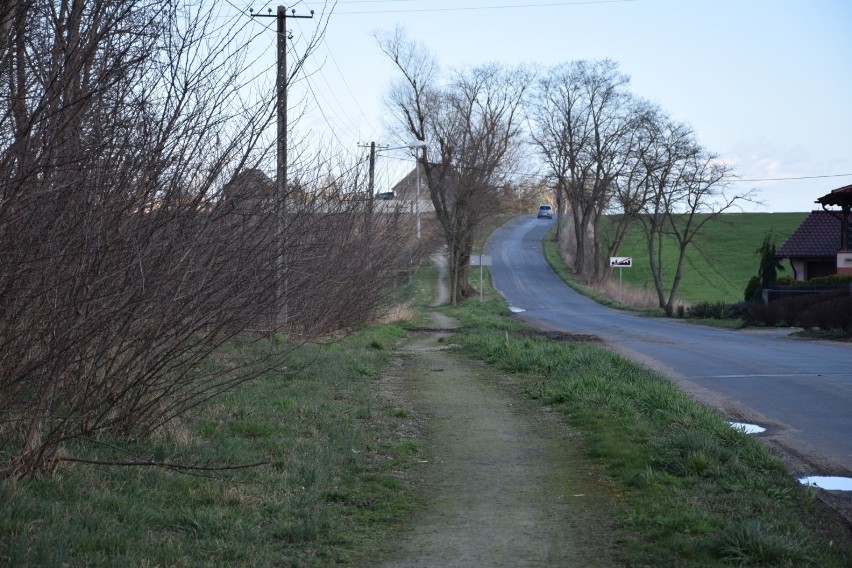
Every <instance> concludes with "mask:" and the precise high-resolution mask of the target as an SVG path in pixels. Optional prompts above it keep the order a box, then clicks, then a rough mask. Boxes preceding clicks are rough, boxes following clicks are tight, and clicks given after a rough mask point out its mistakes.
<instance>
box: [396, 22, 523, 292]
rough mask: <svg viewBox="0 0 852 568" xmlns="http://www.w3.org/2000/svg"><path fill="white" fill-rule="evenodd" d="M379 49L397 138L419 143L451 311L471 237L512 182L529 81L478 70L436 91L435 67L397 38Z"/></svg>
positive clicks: (461, 286) (502, 71) (488, 68)
mask: <svg viewBox="0 0 852 568" xmlns="http://www.w3.org/2000/svg"><path fill="white" fill-rule="evenodd" d="M379 45H380V47H381V49H382V51H384V53H385V54H386V55H388V57H390V59H391V60H392V61H393V62H394V63H395V64H396V66H397V67H398V69H399V70H400V72H401V73H402V79H401V80H400V81H399V82H397V83H396V84H395V85H394V86H393V87H392V88H391V91H390V95H389V101H388V102H389V106H390V108H391V110H392V111H393V113H394V115H395V117H396V119H397V121H398V126H399V132H400V133H401V134H402V138H403V139H404V138H409V137H413V138H414V139H415V140H417V141H420V142H425V147H423V148H422V149H421V150H420V152H419V153H418V154H419V155H418V163H419V167H421V168H422V169H423V171H424V173H425V177H426V182H427V185H428V187H429V194H430V197H431V200H432V204H433V205H434V207H435V213H436V216H437V219H438V221H439V223H440V225H441V227H442V228H443V231H444V236H445V239H446V243H447V250H448V258H449V265H450V279H451V301H452V303H453V304H455V303H456V302H457V301H458V300H460V299H463V298H465V297H468V296H470V295H472V294H473V292H474V291H473V289H472V288H471V287H470V285H469V284H468V282H467V273H468V263H469V261H470V255H471V251H472V249H473V244H474V243H473V239H474V232H475V230H476V229H477V227H479V226H480V225H481V223H482V222H483V220H484V219H486V218H487V217H488V215H490V214H492V213H493V212H495V211H496V210H497V207H498V193H499V192H498V188H499V187H500V186H501V185H503V184H504V183H505V181H506V180H507V179H508V178H509V177H510V176H511V173H512V169H511V166H512V165H513V158H514V157H515V152H516V151H517V149H518V144H517V141H518V139H519V136H520V133H521V116H520V109H521V104H522V102H523V100H524V97H525V94H526V91H527V88H528V85H529V82H530V74H529V73H528V72H527V71H525V70H523V69H506V68H503V67H501V66H498V65H485V66H481V67H476V68H473V69H469V70H462V71H458V72H456V73H454V74H453V77H452V79H451V80H450V81H449V83H448V84H447V85H445V86H442V85H439V84H438V68H437V65H436V64H435V62H434V61H433V60H432V58H431V57H430V56H429V55H428V53H427V52H426V51H425V49H423V48H422V47H420V46H418V45H417V44H415V43H413V42H410V41H408V40H407V39H406V37H405V35H404V33H403V32H402V31H400V30H397V31H396V33H395V34H393V35H389V36H385V37H382V38H379ZM430 155H431V156H433V157H431V158H430Z"/></svg>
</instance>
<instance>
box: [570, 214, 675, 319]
mask: <svg viewBox="0 0 852 568" xmlns="http://www.w3.org/2000/svg"><path fill="white" fill-rule="evenodd" d="M559 239H560V242H561V246H560V251H561V255H562V260H563V261H564V262H565V265H566V266H573V265H574V255H573V254H572V253H571V251H574V250H576V248H577V247H576V242H577V240H576V237H575V236H574V230H573V228H572V224H571V221H570V220H569V221H567V222H566V223H565V227H563V230H562V231H561V233H560V237H559ZM591 241H592V235H591V232H590V234H589V235H588V238H587V241H586V242H591ZM586 258H593V252H592V251H589V252H588V253H587V256H586ZM619 270H623V269H619ZM606 274H608V275H609V276H610V278H608V279H606V280H604V281H602V282H586V283H584V286H586V287H587V288H589V289H591V290H594V291H595V292H597V293H598V294H600V295H602V296H606V297H607V298H609V299H610V300H612V301H613V302H616V303H619V304H624V305H626V306H631V307H633V308H639V309H645V308H659V307H660V304H659V300H658V299H657V293H656V292H655V291H654V290H648V289H646V288H635V287H632V286H630V285H629V284H626V283H622V284H619V278H618V273H617V272H616V271H615V270H612V271H610V272H608V273H606ZM685 307H688V306H685Z"/></svg>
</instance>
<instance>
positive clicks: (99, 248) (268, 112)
mask: <svg viewBox="0 0 852 568" xmlns="http://www.w3.org/2000/svg"><path fill="white" fill-rule="evenodd" d="M2 8H3V10H2V12H1V13H2V16H0V39H2V40H3V41H2V42H0V116H2V118H3V120H2V121H0V258H2V262H0V438H2V439H3V441H4V443H3V445H2V448H0V471H2V472H3V473H5V474H7V475H12V476H19V475H26V474H30V473H34V472H37V471H40V470H43V469H45V468H49V467H50V466H51V465H52V464H53V463H54V462H55V460H56V459H57V456H58V454H59V450H60V449H61V447H62V445H63V444H64V443H65V442H66V441H68V440H70V439H74V438H79V437H81V436H97V435H98V434H99V433H100V432H110V433H113V434H115V435H131V434H132V435H145V434H147V433H150V432H152V431H154V430H155V429H157V428H159V427H160V426H161V425H163V424H164V423H166V422H168V421H170V420H172V419H174V418H175V417H176V416H179V415H180V414H181V413H183V412H185V411H186V410H187V409H188V408H191V407H192V406H193V405H196V404H198V403H199V402H200V401H202V400H205V399H207V398H209V397H211V396H215V395H216V394H218V393H220V392H222V391H223V390H226V389H228V388H231V387H233V386H234V385H236V384H238V383H240V382H242V381H245V380H249V379H250V378H252V376H254V374H255V373H257V372H259V370H260V369H261V368H262V367H263V363H264V362H263V361H257V360H246V361H242V362H239V361H238V358H237V359H235V360H234V362H233V365H231V366H230V367H228V366H224V367H223V366H214V365H202V364H201V363H202V362H204V361H205V360H206V359H207V358H208V357H209V356H210V355H211V354H212V353H214V352H215V351H216V349H217V348H219V347H220V346H221V345H223V344H224V343H225V342H227V341H229V340H231V339H232V338H234V337H235V336H236V335H238V334H242V333H244V332H246V331H248V330H255V332H258V331H259V332H261V333H260V334H259V337H263V336H268V335H269V334H271V333H273V332H275V331H281V332H283V333H284V334H285V337H286V338H287V341H288V345H295V344H296V343H298V342H299V341H303V340H305V339H307V338H309V337H311V336H316V335H318V334H323V333H329V332H331V331H333V330H338V329H340V328H341V327H344V328H345V327H346V326H349V325H353V324H354V323H355V322H357V321H360V320H363V319H365V318H368V317H370V316H371V315H372V314H375V313H376V310H378V309H381V308H382V307H383V306H384V305H385V303H386V301H387V297H388V294H387V291H388V282H389V281H390V278H391V274H392V272H393V269H394V268H395V266H396V264H398V261H397V259H396V257H397V256H398V255H397V254H396V252H395V249H394V248H393V247H390V246H387V243H389V242H398V241H399V240H400V239H401V234H402V232H401V230H400V229H399V216H398V215H396V214H395V212H393V211H387V212H382V214H381V215H379V214H378V213H376V214H374V215H370V214H369V213H368V212H365V209H364V205H363V203H360V202H357V201H354V200H351V199H348V198H347V195H348V193H350V192H356V193H357V189H358V188H357V187H353V186H355V185H357V183H356V182H355V178H354V177H353V176H351V175H349V174H350V172H351V171H352V169H351V168H348V167H344V168H339V169H337V171H336V172H333V175H334V177H335V179H337V180H338V185H337V189H336V190H335V193H334V194H333V195H327V196H326V197H325V198H323V199H319V198H318V197H316V196H318V195H321V194H322V192H323V191H324V189H325V188H324V184H323V183H321V182H320V181H319V180H321V179H325V178H326V177H327V175H326V174H328V173H329V172H332V170H334V169H335V168H326V169H325V171H319V169H317V168H315V169H314V170H313V171H312V170H311V169H310V168H305V169H304V170H303V171H301V172H299V175H298V176H294V179H295V180H297V181H294V182H293V183H292V184H290V186H289V191H290V193H291V194H292V195H294V196H295V195H296V194H300V195H302V199H301V200H300V205H299V207H298V208H296V207H294V208H293V209H292V211H291V213H290V214H289V215H288V218H287V221H288V224H287V231H288V233H289V235H288V243H290V244H289V250H288V254H289V255H290V256H291V258H292V259H293V262H292V263H290V264H289V265H288V270H289V271H290V273H289V277H290V278H291V279H292V280H291V281H292V282H293V283H294V285H293V286H292V287H291V289H290V290H289V293H290V294H291V298H289V300H290V304H291V305H293V306H297V307H298V309H296V310H294V311H295V315H294V319H293V323H292V327H291V328H289V329H284V330H276V329H275V328H274V327H273V326H272V325H271V324H270V314H271V313H273V309H274V302H275V286H274V282H275V274H276V272H275V243H274V239H273V238H272V234H273V227H274V224H273V220H272V219H273V218H272V211H271V208H270V207H269V206H268V204H269V200H270V198H271V196H272V194H270V193H268V192H267V190H266V189H264V184H263V183H259V184H258V183H247V182H246V181H245V177H244V174H245V173H246V172H251V171H257V170H260V169H263V167H264V166H265V164H268V162H269V161H270V159H269V158H270V152H269V150H270V148H271V147H273V145H274V140H272V139H271V138H270V136H269V130H270V129H269V126H270V125H271V124H272V123H273V121H274V117H275V113H274V110H273V106H274V98H273V97H271V96H270V95H271V94H272V91H271V90H270V91H269V92H268V93H266V94H265V96H264V97H262V98H261V99H260V100H253V99H251V98H247V92H248V91H247V87H248V85H247V81H248V79H246V78H245V77H246V74H245V73H243V71H244V69H245V61H244V59H243V58H244V52H245V50H244V49H242V47H243V44H242V43H240V42H237V41H235V38H236V37H238V36H239V35H240V34H241V33H242V32H241V30H242V28H243V27H244V26H250V25H253V24H252V23H251V20H250V19H249V18H247V17H244V16H239V17H238V18H235V19H232V20H226V22H227V23H225V24H223V20H222V19H221V17H220V13H219V12H218V10H219V9H220V8H219V7H217V6H215V5H202V6H200V7H199V6H197V5H194V4H186V3H183V2H161V1H156V2H155V1H153V0H137V1H132V0H131V1H125V0H122V1H118V0H94V1H91V2H81V1H75V0H60V1H56V2H53V1H50V0H17V1H15V0H11V1H6V2H3V4H2ZM341 172H342V173H341ZM259 178H260V179H261V180H262V178H263V176H259ZM365 217H366V220H367V221H368V222H369V223H370V224H371V226H372V235H373V238H372V239H371V241H370V243H369V244H370V248H369V250H370V254H371V255H372V256H371V258H373V263H372V267H373V268H372V269H371V270H368V269H367V268H365V267H364V265H366V264H367V263H366V262H362V263H359V259H363V258H364V254H365V253H363V252H362V251H364V250H365V242H366V239H365V236H364V235H365V231H364V230H363V226H364V223H365ZM377 267H378V268H377ZM247 339H250V338H247ZM238 347H239V344H237V348H238ZM270 353H271V352H270ZM272 362H273V361H266V364H271V363H272Z"/></svg>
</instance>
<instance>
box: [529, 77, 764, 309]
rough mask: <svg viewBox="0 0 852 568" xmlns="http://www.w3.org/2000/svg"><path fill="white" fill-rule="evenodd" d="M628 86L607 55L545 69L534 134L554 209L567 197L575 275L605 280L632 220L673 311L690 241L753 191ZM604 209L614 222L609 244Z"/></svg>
mask: <svg viewBox="0 0 852 568" xmlns="http://www.w3.org/2000/svg"><path fill="white" fill-rule="evenodd" d="M628 84H629V79H628V78H627V77H626V76H625V75H623V74H622V73H620V72H619V70H618V65H617V64H616V63H615V62H613V61H610V60H603V61H592V62H589V61H576V62H572V63H567V64H563V65H560V66H557V67H554V68H552V69H549V70H548V71H547V72H545V73H544V74H543V75H542V76H541V77H540V78H539V80H538V89H537V90H536V93H535V95H534V96H533V97H531V99H530V108H531V112H530V114H531V117H532V121H531V124H532V128H531V132H532V138H533V140H534V142H535V145H536V147H537V149H538V151H539V154H540V155H541V157H542V158H543V160H544V163H545V164H546V166H547V170H548V175H549V177H550V178H551V179H552V180H553V183H554V188H555V190H556V195H557V199H558V202H559V203H558V208H559V210H560V212H561V211H562V207H561V205H562V200H563V197H564V198H565V199H567V202H568V206H569V212H570V215H571V221H572V222H571V227H572V228H573V231H574V238H573V242H574V243H575V250H573V251H572V255H571V256H572V257H573V259H574V266H573V268H574V272H575V273H576V274H577V275H579V276H580V277H581V278H584V279H586V280H587V281H598V280H601V279H603V278H606V277H607V274H606V272H605V271H604V267H605V264H604V263H605V261H606V258H608V257H611V256H616V255H617V254H618V251H619V248H620V247H621V245H622V244H623V241H624V238H625V236H626V234H627V231H628V229H629V228H630V227H631V226H634V225H638V226H639V227H641V229H642V231H643V232H644V234H645V238H646V242H647V246H648V253H649V258H650V268H651V273H652V275H653V279H654V285H655V290H656V292H657V297H658V302H659V305H660V307H661V308H664V309H665V310H666V312H667V313H668V314H671V313H672V312H673V310H674V302H675V298H676V294H677V290H678V286H679V285H680V281H681V277H682V271H683V264H684V259H685V254H686V250H687V248H688V247H689V246H690V245H692V244H693V241H694V239H695V237H696V235H698V234H699V232H700V230H701V228H702V226H703V225H704V224H705V223H707V222H708V221H709V220H711V219H712V218H714V217H715V216H717V215H719V214H720V213H722V212H724V211H727V210H729V209H731V208H732V207H734V206H735V205H736V204H737V203H738V202H740V201H743V200H746V199H749V198H750V192H749V191H746V192H732V191H731V187H732V183H733V181H734V175H733V171H732V168H731V166H730V165H729V164H727V163H725V162H723V161H721V160H720V159H719V157H718V156H716V155H714V154H712V153H710V152H708V151H707V150H705V149H704V148H703V147H702V146H701V145H700V144H699V142H698V140H697V139H696V136H695V134H694V132H693V131H692V130H691V128H690V127H689V126H687V125H686V124H683V123H680V122H677V121H675V120H673V119H672V118H671V117H669V116H668V115H666V113H664V112H663V111H662V110H661V109H660V108H659V107H658V106H656V105H653V104H651V103H649V102H647V101H645V100H643V99H641V98H639V97H637V96H635V95H633V94H632V93H631V92H630V91H629V90H628ZM605 216H606V218H607V219H608V220H609V221H611V222H612V225H613V226H612V228H611V230H610V232H609V233H608V234H610V235H611V238H609V239H608V240H606V241H605V239H604V231H603V230H602V226H601V223H602V221H603V219H604V217H605ZM666 242H673V243H674V244H675V255H674V256H675V258H673V259H671V258H666V257H665V254H664V251H665V250H666V247H665V246H664V244H665V243H666ZM604 248H605V249H606V250H602V249H604ZM665 270H669V271H671V273H670V274H671V277H670V278H667V277H665V273H664V271H665Z"/></svg>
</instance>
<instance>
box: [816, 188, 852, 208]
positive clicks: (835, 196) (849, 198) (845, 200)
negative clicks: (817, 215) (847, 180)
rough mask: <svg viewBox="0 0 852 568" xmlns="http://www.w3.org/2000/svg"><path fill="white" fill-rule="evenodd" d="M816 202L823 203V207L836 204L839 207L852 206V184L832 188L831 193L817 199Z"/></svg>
mask: <svg viewBox="0 0 852 568" xmlns="http://www.w3.org/2000/svg"><path fill="white" fill-rule="evenodd" d="M816 202H817V203H820V204H822V206H823V207H825V206H826V205H835V206H838V207H842V206H844V205H845V206H846V207H849V206H852V185H846V186H843V187H838V188H837V189H835V190H832V191H831V193H828V194H826V195H823V196H822V197H820V198H819V199H817V200H816Z"/></svg>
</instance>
